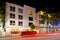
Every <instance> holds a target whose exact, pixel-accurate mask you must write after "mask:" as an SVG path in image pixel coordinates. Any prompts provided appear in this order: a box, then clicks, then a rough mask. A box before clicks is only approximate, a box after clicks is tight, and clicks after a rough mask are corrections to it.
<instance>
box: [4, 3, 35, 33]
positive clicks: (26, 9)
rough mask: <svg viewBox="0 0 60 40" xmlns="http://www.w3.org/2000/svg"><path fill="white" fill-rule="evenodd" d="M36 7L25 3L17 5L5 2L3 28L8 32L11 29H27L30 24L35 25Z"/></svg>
mask: <svg viewBox="0 0 60 40" xmlns="http://www.w3.org/2000/svg"><path fill="white" fill-rule="evenodd" d="M35 13H36V9H35V8H33V7H30V6H27V5H24V6H23V7H22V6H19V5H16V4H13V3H8V2H6V14H5V15H6V17H5V29H6V32H8V33H10V32H11V31H13V30H19V31H22V30H25V29H27V30H28V29H29V26H30V25H31V24H34V25H35Z"/></svg>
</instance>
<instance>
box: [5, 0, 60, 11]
mask: <svg viewBox="0 0 60 40" xmlns="http://www.w3.org/2000/svg"><path fill="white" fill-rule="evenodd" d="M6 1H7V2H11V3H15V4H18V5H24V4H26V5H28V6H31V7H34V8H36V9H37V10H36V11H37V12H38V11H40V10H42V9H44V8H46V7H48V8H53V11H59V10H60V1H57V0H56V1H55V0H6Z"/></svg>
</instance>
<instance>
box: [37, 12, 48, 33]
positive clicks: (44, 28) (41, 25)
mask: <svg viewBox="0 0 60 40" xmlns="http://www.w3.org/2000/svg"><path fill="white" fill-rule="evenodd" d="M43 13H44V12H43V11H39V12H38V13H37V14H36V15H37V17H36V19H37V20H36V22H37V28H38V30H39V32H40V33H46V32H48V30H49V29H48V24H47V20H44V19H43V17H42V16H41V14H43Z"/></svg>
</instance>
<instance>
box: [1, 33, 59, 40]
mask: <svg viewBox="0 0 60 40" xmlns="http://www.w3.org/2000/svg"><path fill="white" fill-rule="evenodd" d="M0 40H60V34H37V35H34V36H33V35H32V36H12V37H1V38H0Z"/></svg>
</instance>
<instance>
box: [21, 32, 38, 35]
mask: <svg viewBox="0 0 60 40" xmlns="http://www.w3.org/2000/svg"><path fill="white" fill-rule="evenodd" d="M35 34H37V32H36V31H23V32H21V36H23V35H35Z"/></svg>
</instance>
